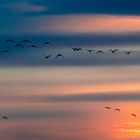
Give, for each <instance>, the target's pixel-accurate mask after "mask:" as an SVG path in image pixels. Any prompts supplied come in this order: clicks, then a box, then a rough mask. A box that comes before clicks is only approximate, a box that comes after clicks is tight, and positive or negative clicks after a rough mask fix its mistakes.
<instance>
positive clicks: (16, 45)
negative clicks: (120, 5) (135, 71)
mask: <svg viewBox="0 0 140 140" xmlns="http://www.w3.org/2000/svg"><path fill="white" fill-rule="evenodd" d="M19 42H20V43H19ZM19 42H16V41H15V40H13V39H6V40H4V43H5V44H6V45H7V46H8V45H9V46H11V45H12V46H13V47H9V48H4V49H3V48H2V47H0V49H1V50H0V53H2V54H7V53H8V52H10V51H12V50H14V49H15V48H25V47H26V48H35V49H39V48H42V47H51V48H53V47H54V44H53V43H51V42H49V41H45V42H43V43H41V44H40V45H37V44H36V43H33V42H32V41H30V40H27V39H24V40H22V41H19ZM68 48H69V49H71V50H73V51H74V52H79V51H84V50H85V51H87V52H89V53H95V54H97V55H98V54H105V51H104V50H95V49H88V48H80V47H72V48H70V47H68ZM108 51H109V52H110V53H112V54H117V53H119V52H121V50H119V49H108ZM122 52H123V53H124V54H126V55H130V54H131V53H133V52H134V51H132V50H130V51H128V50H125V51H122ZM43 57H44V59H46V60H48V59H50V58H51V57H53V55H52V54H45V55H43ZM65 57H66V56H65V55H64V54H62V53H58V54H56V55H55V58H56V59H57V58H62V59H64V58H65Z"/></svg>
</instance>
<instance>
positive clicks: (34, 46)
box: [30, 45, 39, 48]
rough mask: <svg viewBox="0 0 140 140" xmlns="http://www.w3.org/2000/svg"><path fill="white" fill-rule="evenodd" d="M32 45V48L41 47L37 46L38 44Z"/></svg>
mask: <svg viewBox="0 0 140 140" xmlns="http://www.w3.org/2000/svg"><path fill="white" fill-rule="evenodd" d="M30 47H32V48H39V47H38V46H36V45H31V46H30Z"/></svg>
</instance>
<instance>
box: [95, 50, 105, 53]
mask: <svg viewBox="0 0 140 140" xmlns="http://www.w3.org/2000/svg"><path fill="white" fill-rule="evenodd" d="M99 53H100V54H104V52H103V51H101V50H100V51H97V52H96V54H99Z"/></svg>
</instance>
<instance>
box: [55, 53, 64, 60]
mask: <svg viewBox="0 0 140 140" xmlns="http://www.w3.org/2000/svg"><path fill="white" fill-rule="evenodd" d="M58 57H62V58H63V59H64V56H63V55H62V54H57V55H56V57H55V58H58Z"/></svg>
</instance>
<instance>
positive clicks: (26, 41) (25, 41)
mask: <svg viewBox="0 0 140 140" xmlns="http://www.w3.org/2000/svg"><path fill="white" fill-rule="evenodd" d="M22 42H24V43H30V41H29V40H27V39H25V40H23V41H22Z"/></svg>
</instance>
